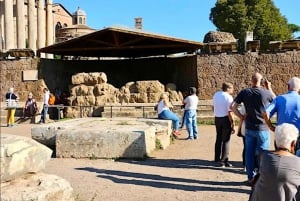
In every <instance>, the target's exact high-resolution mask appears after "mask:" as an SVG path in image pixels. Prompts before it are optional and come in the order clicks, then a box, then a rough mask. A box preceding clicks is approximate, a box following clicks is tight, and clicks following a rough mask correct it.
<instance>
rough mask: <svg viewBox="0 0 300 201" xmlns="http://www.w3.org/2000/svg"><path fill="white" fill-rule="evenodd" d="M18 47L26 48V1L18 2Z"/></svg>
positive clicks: (18, 0) (20, 0) (19, 0)
mask: <svg viewBox="0 0 300 201" xmlns="http://www.w3.org/2000/svg"><path fill="white" fill-rule="evenodd" d="M16 32H17V47H18V48H20V49H22V48H25V44H26V40H25V13H24V0H17V31H16Z"/></svg>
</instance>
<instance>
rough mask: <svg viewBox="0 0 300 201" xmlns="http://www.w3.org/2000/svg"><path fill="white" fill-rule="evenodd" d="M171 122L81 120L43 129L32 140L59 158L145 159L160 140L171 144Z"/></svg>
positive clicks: (42, 126) (64, 122)
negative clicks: (52, 149) (43, 145)
mask: <svg viewBox="0 0 300 201" xmlns="http://www.w3.org/2000/svg"><path fill="white" fill-rule="evenodd" d="M171 124H172V123H171V121H169V120H158V119H142V118H113V119H104V118H80V119H72V120H67V121H63V122H57V123H51V124H47V125H40V126H36V127H33V128H32V129H31V132H32V133H31V134H32V138H33V139H35V140H37V141H39V142H41V143H43V144H46V145H47V146H51V147H54V146H55V149H56V156H57V157H75V158H86V157H96V158H120V157H123V158H143V157H144V156H145V155H147V154H150V153H151V151H153V150H154V149H155V148H156V147H155V143H156V141H157V140H158V141H159V143H160V144H161V145H162V148H166V147H167V146H168V145H169V144H170V134H171Z"/></svg>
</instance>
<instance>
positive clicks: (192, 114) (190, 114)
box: [185, 110, 198, 139]
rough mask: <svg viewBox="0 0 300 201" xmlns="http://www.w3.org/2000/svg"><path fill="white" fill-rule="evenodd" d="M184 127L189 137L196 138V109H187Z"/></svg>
mask: <svg viewBox="0 0 300 201" xmlns="http://www.w3.org/2000/svg"><path fill="white" fill-rule="evenodd" d="M185 122H186V128H187V130H188V133H189V138H195V139H197V138H198V126H197V112H196V110H187V111H186V114H185Z"/></svg>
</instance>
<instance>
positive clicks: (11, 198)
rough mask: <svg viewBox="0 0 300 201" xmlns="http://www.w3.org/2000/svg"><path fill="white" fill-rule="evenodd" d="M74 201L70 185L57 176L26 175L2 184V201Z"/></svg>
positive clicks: (42, 174)
mask: <svg viewBox="0 0 300 201" xmlns="http://www.w3.org/2000/svg"><path fill="white" fill-rule="evenodd" d="M23 200H24V201H25V200H28V201H29V200H34V201H74V200H75V199H74V196H73V188H72V187H71V185H70V183H69V182H68V181H66V180H64V179H62V178H60V177H58V176H56V175H49V174H44V173H36V174H26V175H23V176H22V177H19V178H17V179H15V180H13V181H9V182H5V183H1V201H23Z"/></svg>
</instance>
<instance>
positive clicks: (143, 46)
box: [38, 26, 203, 58]
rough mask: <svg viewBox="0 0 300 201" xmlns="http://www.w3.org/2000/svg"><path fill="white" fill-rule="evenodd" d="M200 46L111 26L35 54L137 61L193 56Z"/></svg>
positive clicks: (195, 43) (185, 41)
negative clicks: (145, 58) (181, 54)
mask: <svg viewBox="0 0 300 201" xmlns="http://www.w3.org/2000/svg"><path fill="white" fill-rule="evenodd" d="M201 47H203V43H201V42H196V41H190V40H184V39H179V38H173V37H169V36H165V35H161V34H154V33H151V32H146V31H144V30H139V29H130V28H125V27H121V26H113V27H107V28H104V29H102V30H99V31H96V32H93V33H90V34H86V35H84V36H80V37H78V38H74V39H71V40H68V41H64V42H61V43H57V44H54V45H51V46H48V47H45V48H41V49H39V50H38V54H40V53H51V54H56V55H63V56H84V57H130V58H137V57H148V56H158V55H170V54H175V53H184V52H187V53H194V52H195V51H197V50H198V49H200V48H201Z"/></svg>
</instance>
